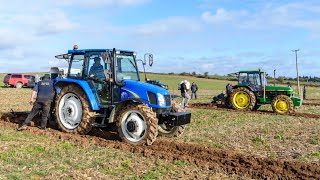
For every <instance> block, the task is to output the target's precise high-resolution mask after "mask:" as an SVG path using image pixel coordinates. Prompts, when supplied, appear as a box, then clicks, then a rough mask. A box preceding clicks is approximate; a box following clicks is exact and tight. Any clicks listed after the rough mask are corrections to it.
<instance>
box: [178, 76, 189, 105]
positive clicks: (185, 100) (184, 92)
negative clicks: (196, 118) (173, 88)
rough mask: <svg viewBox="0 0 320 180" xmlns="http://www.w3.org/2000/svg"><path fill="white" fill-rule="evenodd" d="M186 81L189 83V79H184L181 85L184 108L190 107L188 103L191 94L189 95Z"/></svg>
mask: <svg viewBox="0 0 320 180" xmlns="http://www.w3.org/2000/svg"><path fill="white" fill-rule="evenodd" d="M186 83H187V80H184V81H183V82H182V83H181V85H180V86H181V87H180V91H181V97H182V102H181V106H182V108H183V109H186V107H188V103H189V101H190V96H189V95H188V92H187V86H186Z"/></svg>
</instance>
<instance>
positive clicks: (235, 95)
mask: <svg viewBox="0 0 320 180" xmlns="http://www.w3.org/2000/svg"><path fill="white" fill-rule="evenodd" d="M230 101H231V106H232V108H233V109H235V110H240V111H247V110H252V109H253V108H254V106H255V104H256V96H255V95H254V93H253V92H252V91H250V90H249V89H247V88H245V87H239V88H237V89H234V90H233V91H232V94H231V97H230Z"/></svg>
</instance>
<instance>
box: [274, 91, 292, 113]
mask: <svg viewBox="0 0 320 180" xmlns="http://www.w3.org/2000/svg"><path fill="white" fill-rule="evenodd" d="M271 105H272V110H273V112H275V113H279V114H289V113H292V112H293V111H294V110H293V107H294V105H293V102H292V100H291V99H290V98H289V97H288V96H286V95H278V96H276V97H275V98H274V99H273V100H272V104H271Z"/></svg>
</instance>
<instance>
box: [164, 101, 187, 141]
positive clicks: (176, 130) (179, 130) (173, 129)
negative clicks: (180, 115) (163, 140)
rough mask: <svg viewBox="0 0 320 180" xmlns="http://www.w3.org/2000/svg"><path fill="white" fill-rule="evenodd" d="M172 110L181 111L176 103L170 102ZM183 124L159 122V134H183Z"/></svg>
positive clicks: (167, 135)
mask: <svg viewBox="0 0 320 180" xmlns="http://www.w3.org/2000/svg"><path fill="white" fill-rule="evenodd" d="M171 111H172V112H183V110H182V109H181V106H180V105H179V104H178V103H175V102H173V103H172V110H171ZM185 128H186V126H185V125H182V126H170V125H168V124H165V123H164V124H159V129H158V131H159V135H160V136H164V137H170V138H172V137H179V136H181V135H182V134H183V132H184V129H185Z"/></svg>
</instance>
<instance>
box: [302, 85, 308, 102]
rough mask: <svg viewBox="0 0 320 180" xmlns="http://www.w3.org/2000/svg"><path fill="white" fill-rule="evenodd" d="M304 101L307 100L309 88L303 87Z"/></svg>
mask: <svg viewBox="0 0 320 180" xmlns="http://www.w3.org/2000/svg"><path fill="white" fill-rule="evenodd" d="M303 99H307V87H306V85H303Z"/></svg>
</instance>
